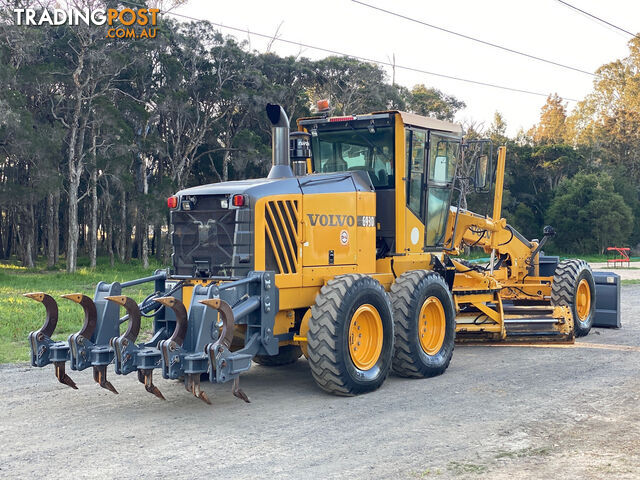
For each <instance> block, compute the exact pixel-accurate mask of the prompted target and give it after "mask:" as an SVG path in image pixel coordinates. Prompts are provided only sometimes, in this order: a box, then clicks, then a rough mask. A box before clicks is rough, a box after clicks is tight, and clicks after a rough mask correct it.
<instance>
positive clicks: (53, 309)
mask: <svg viewBox="0 0 640 480" xmlns="http://www.w3.org/2000/svg"><path fill="white" fill-rule="evenodd" d="M24 296H25V297H27V298H31V299H33V300H35V301H36V302H40V303H42V304H43V305H44V308H45V309H46V312H47V316H46V318H45V321H44V324H43V325H42V327H41V328H40V330H36V331H35V332H31V333H29V346H30V348H31V365H32V366H34V367H44V366H45V365H49V364H50V363H53V365H54V367H55V372H56V378H57V379H58V381H59V382H60V383H63V384H65V385H68V386H69V387H71V388H73V389H74V390H77V389H78V387H77V386H76V383H75V382H74V381H73V380H71V378H70V377H69V375H67V374H66V372H65V362H66V361H67V360H68V359H69V345H68V344H67V342H54V341H53V340H52V339H51V336H52V335H53V332H54V330H55V329H56V326H57V325H58V304H57V303H56V301H55V300H54V299H53V297H52V296H51V295H47V294H46V293H43V292H34V293H25V294H24Z"/></svg>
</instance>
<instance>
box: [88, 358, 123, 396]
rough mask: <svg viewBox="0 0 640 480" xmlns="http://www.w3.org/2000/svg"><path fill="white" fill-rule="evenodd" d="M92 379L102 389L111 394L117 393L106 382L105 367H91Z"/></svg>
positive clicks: (107, 381) (109, 383)
mask: <svg viewBox="0 0 640 480" xmlns="http://www.w3.org/2000/svg"><path fill="white" fill-rule="evenodd" d="M93 379H94V380H95V382H96V383H97V384H98V385H100V386H101V387H102V388H104V389H107V390H109V391H110V392H113V393H116V394H117V393H118V391H117V390H116V389H115V387H114V386H113V385H111V382H109V380H107V366H106V365H98V366H94V367H93Z"/></svg>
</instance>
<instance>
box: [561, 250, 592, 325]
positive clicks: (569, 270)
mask: <svg viewBox="0 0 640 480" xmlns="http://www.w3.org/2000/svg"><path fill="white" fill-rule="evenodd" d="M595 297H596V284H595V281H594V280H593V273H592V272H591V267H590V266H589V264H588V263H587V262H585V261H584V260H578V259H575V258H574V259H570V260H563V261H562V262H560V263H559V264H558V266H557V267H556V270H555V272H554V274H553V284H552V285H551V303H552V304H553V305H565V306H567V307H569V308H570V309H571V314H572V315H573V326H574V329H575V334H576V337H584V336H585V335H587V334H588V333H589V331H590V330H591V326H592V325H593V317H594V315H595V309H596V298H595Z"/></svg>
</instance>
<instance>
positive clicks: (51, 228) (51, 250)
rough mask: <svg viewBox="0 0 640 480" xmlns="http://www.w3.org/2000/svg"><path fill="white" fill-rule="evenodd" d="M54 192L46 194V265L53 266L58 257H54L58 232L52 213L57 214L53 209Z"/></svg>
mask: <svg viewBox="0 0 640 480" xmlns="http://www.w3.org/2000/svg"><path fill="white" fill-rule="evenodd" d="M54 196H55V195H54V193H50V194H48V195H47V267H49V268H51V267H53V266H55V264H56V262H57V261H58V258H57V257H56V243H57V236H58V232H57V231H56V228H55V222H54V215H55V216H57V212H56V210H55V198H54Z"/></svg>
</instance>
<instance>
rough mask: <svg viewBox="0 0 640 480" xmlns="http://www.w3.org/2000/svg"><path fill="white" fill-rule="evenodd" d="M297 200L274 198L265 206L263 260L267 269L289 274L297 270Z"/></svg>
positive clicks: (298, 260)
mask: <svg viewBox="0 0 640 480" xmlns="http://www.w3.org/2000/svg"><path fill="white" fill-rule="evenodd" d="M299 215H300V214H299V212H298V202H297V201H296V200H274V201H270V202H268V203H267V204H266V206H265V211H264V218H265V236H266V238H265V240H266V242H265V243H266V245H265V248H266V252H265V262H266V265H265V266H266V268H267V270H275V271H276V272H278V273H284V274H290V273H296V272H298V270H299V268H300V259H299V258H298V239H299V237H298V235H299V232H298V224H299V220H300V217H299Z"/></svg>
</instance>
